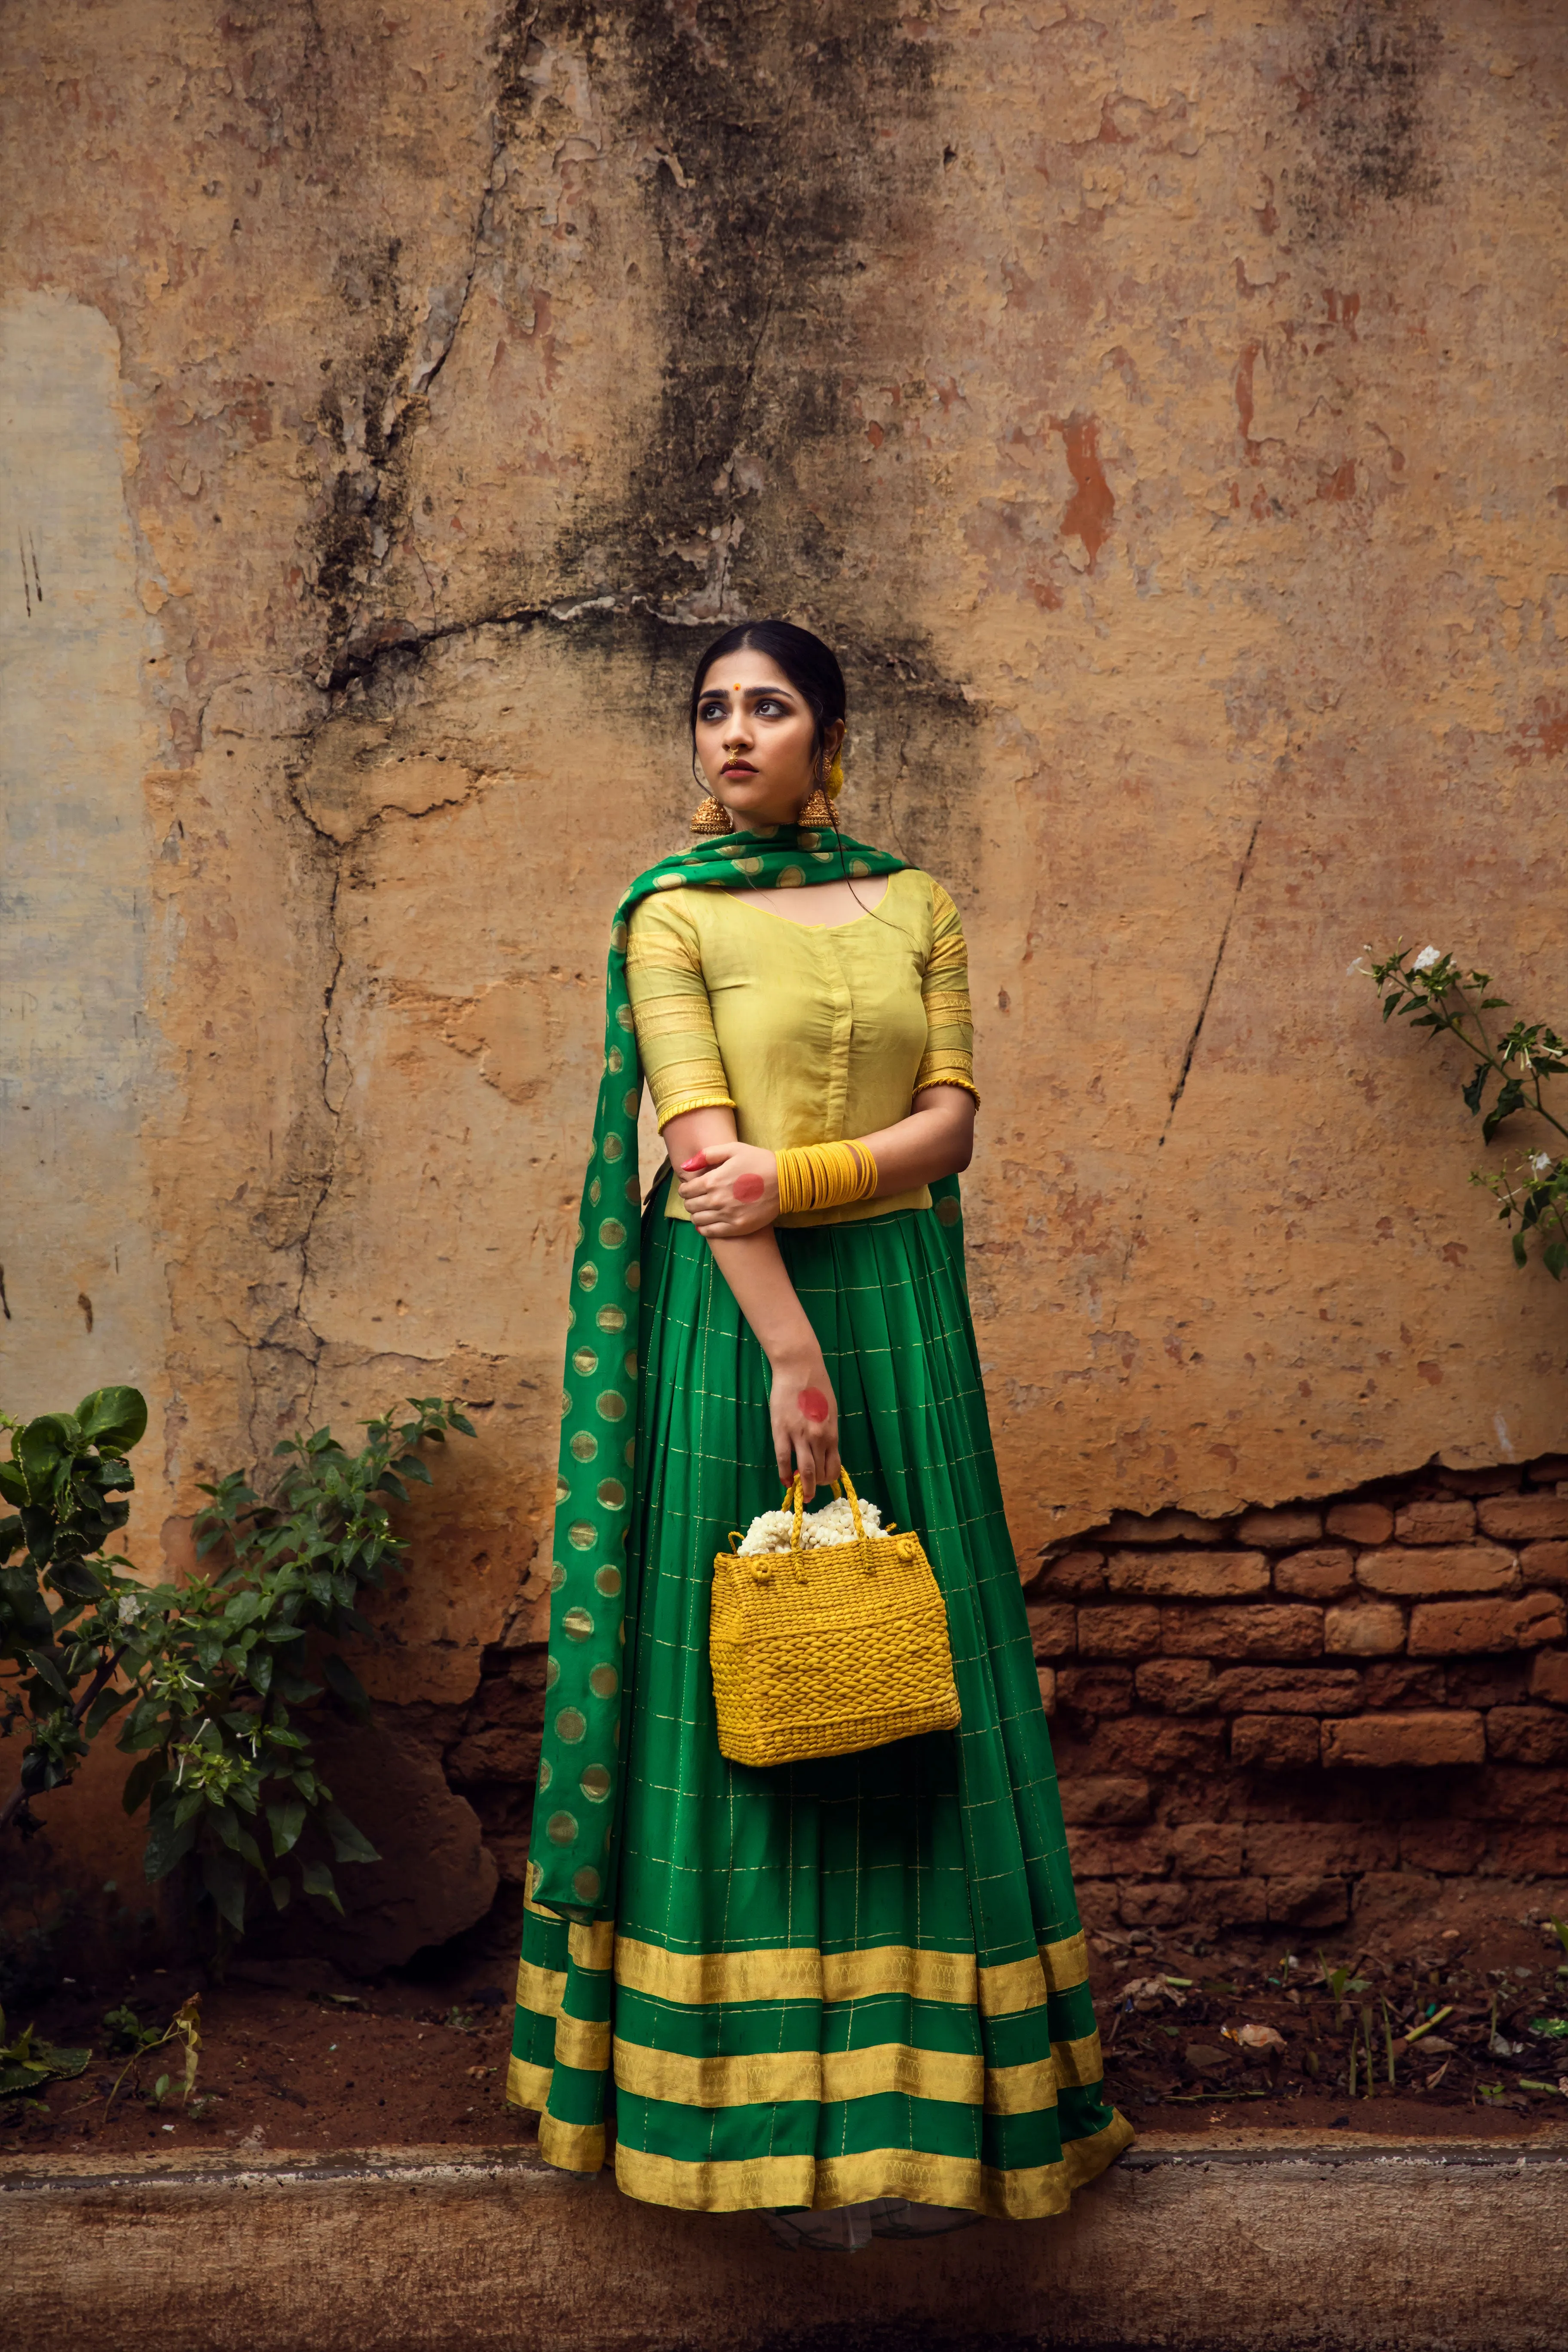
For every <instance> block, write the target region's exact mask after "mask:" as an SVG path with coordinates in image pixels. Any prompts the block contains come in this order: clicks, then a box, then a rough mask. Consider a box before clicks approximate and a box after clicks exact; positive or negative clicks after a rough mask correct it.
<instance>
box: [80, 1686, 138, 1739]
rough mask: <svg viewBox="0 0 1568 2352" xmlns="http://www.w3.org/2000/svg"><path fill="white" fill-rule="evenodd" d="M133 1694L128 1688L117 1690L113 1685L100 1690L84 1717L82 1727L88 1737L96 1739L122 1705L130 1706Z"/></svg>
mask: <svg viewBox="0 0 1568 2352" xmlns="http://www.w3.org/2000/svg"><path fill="white" fill-rule="evenodd" d="M131 1696H132V1695H131V1693H130V1692H129V1691H128V1690H115V1689H113V1688H112V1687H110V1688H107V1689H104V1690H100V1692H99V1694H98V1696H97V1697H96V1698H95V1699H94V1700H93V1702H92V1705H91V1706H89V1708H88V1711H87V1713H86V1715H85V1716H84V1717H82V1726H81V1727H82V1730H83V1731H84V1732H85V1734H86V1735H87V1737H88V1738H89V1739H96V1738H98V1735H99V1733H100V1731H101V1730H102V1729H103V1727H104V1725H105V1724H106V1723H109V1722H111V1721H112V1719H113V1718H114V1717H115V1716H117V1715H118V1714H119V1712H120V1710H121V1707H122V1706H130V1704H131Z"/></svg>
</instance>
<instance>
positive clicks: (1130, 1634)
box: [1078, 1601, 1160, 1658]
mask: <svg viewBox="0 0 1568 2352" xmlns="http://www.w3.org/2000/svg"><path fill="white" fill-rule="evenodd" d="M1078 1646H1079V1650H1080V1651H1081V1653H1082V1654H1083V1655H1084V1656H1085V1657H1086V1658H1138V1657H1147V1656H1149V1654H1151V1652H1152V1651H1155V1650H1157V1649H1158V1648H1159V1647H1160V1612H1159V1611H1158V1610H1157V1609H1156V1608H1155V1607H1154V1605H1153V1603H1152V1601H1142V1602H1140V1601H1133V1602H1131V1603H1129V1605H1128V1606H1127V1607H1126V1608H1124V1609H1080V1610H1079V1612H1078Z"/></svg>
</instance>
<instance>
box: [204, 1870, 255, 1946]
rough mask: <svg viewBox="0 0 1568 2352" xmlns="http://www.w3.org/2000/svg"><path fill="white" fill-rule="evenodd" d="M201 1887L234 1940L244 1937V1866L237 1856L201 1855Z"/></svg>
mask: <svg viewBox="0 0 1568 2352" xmlns="http://www.w3.org/2000/svg"><path fill="white" fill-rule="evenodd" d="M202 1885H204V1886H205V1888H206V1891H207V1893H208V1894H209V1895H211V1896H212V1899H213V1901H214V1903H215V1904H216V1906H217V1910H218V1913H219V1916H221V1917H223V1918H225V1919H226V1920H227V1922H228V1924H229V1926H230V1927H232V1928H233V1929H234V1931H235V1933H236V1935H237V1936H243V1935H244V1933H245V1864H244V1863H243V1862H241V1860H240V1858H239V1856H238V1854H237V1853H226V1852H224V1853H204V1854H203V1856H202Z"/></svg>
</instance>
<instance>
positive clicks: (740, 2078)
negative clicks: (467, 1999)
mask: <svg viewBox="0 0 1568 2352" xmlns="http://www.w3.org/2000/svg"><path fill="white" fill-rule="evenodd" d="M1011 2071H1014V2072H1021V2071H1022V2070H1021V2069H1013V2070H1011ZM984 2081H985V2072H984V2062H983V2061H982V2060H981V2059H980V2058H978V2057H967V2056H965V2055H964V2054H963V2053H962V2052H957V2051H948V2050H919V2049H914V2048H911V2047H910V2044H908V2043H907V2042H876V2043H873V2044H872V2045H871V2047H870V2048H868V2049H865V2050H826V2051H821V2052H818V2051H816V2050H770V2051H763V2052H758V2053H755V2054H752V2055H746V2056H742V2057H738V2058H689V2057H687V2056H686V2055H684V2053H680V2052H679V2051H673V2050H649V2049H646V2048H644V2047H643V2046H642V2045H640V2044H639V2043H637V2042H622V2041H621V2040H619V2039H618V2038H617V2040H616V2086H617V2088H618V2089H620V2090H623V2091H630V2092H633V2093H634V2094H636V2095H638V2096H640V2097H643V2098H647V2099H666V2100H668V2101H669V2102H670V2104H671V2105H676V2106H683V2107H747V2106H773V2105H784V2104H785V2103H786V2102H789V2101H792V2100H797V2099H809V2100H813V2101H823V2100H826V2101H829V2102H831V2101H837V2100H847V2099H869V2098H877V2097H879V2096H881V2095H884V2094H885V2093H888V2092H898V2093H901V2094H903V2095H905V2096H906V2097H909V2098H913V2099H945V2100H948V2101H951V2102H952V2103H953V2104H955V2105H960V2106H971V2107H977V2106H978V2105H980V2104H981V2100H982V2098H983V2096H984ZM1047 2104H1048V2102H1047Z"/></svg>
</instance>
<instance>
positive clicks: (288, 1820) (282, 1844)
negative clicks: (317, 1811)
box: [267, 1797, 306, 1862]
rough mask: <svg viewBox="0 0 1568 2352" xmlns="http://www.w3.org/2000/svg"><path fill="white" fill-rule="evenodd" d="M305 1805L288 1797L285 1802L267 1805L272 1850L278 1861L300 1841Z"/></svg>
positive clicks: (303, 1824)
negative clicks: (270, 1826)
mask: <svg viewBox="0 0 1568 2352" xmlns="http://www.w3.org/2000/svg"><path fill="white" fill-rule="evenodd" d="M305 1810H306V1809H305V1807H304V1805H303V1804H302V1803H301V1802H300V1801H299V1800H298V1799H296V1798H293V1797H290V1798H289V1801H288V1802H287V1803H286V1804H282V1805H268V1808H267V1818H268V1822H270V1823H271V1825H272V1851H273V1853H275V1854H276V1855H277V1856H278V1859H279V1862H281V1860H282V1859H283V1856H284V1855H285V1854H286V1853H289V1851H290V1849H291V1848H293V1847H294V1846H296V1845H298V1844H299V1843H300V1831H301V1830H302V1829H303V1828H304V1826H305Z"/></svg>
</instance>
